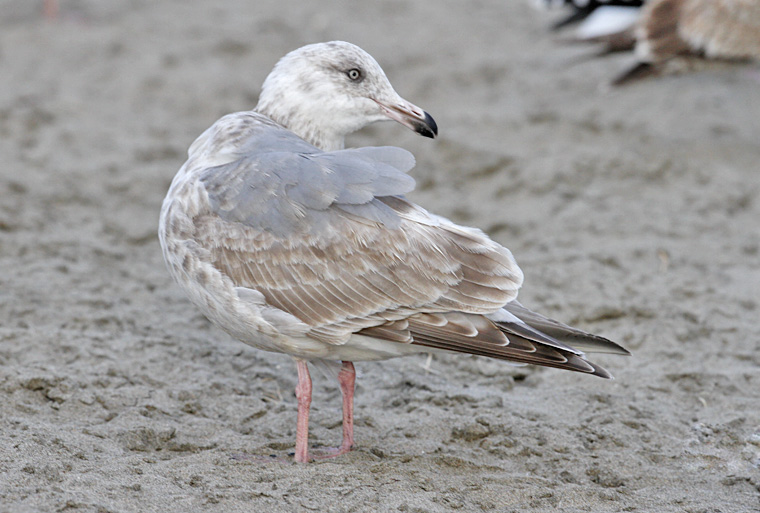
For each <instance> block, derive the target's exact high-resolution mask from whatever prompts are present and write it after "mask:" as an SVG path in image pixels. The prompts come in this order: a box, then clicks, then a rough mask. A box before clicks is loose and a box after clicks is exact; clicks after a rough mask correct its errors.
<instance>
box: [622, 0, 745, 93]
mask: <svg viewBox="0 0 760 513" xmlns="http://www.w3.org/2000/svg"><path fill="white" fill-rule="evenodd" d="M635 36H636V48H635V53H636V57H637V58H638V61H639V62H638V63H637V64H636V65H634V66H633V67H632V68H631V69H629V70H628V71H626V72H625V73H623V74H622V75H621V76H619V77H618V78H617V79H615V80H614V82H613V84H614V85H623V84H627V83H630V82H633V81H635V80H639V79H642V78H646V77H650V76H654V75H659V74H662V73H672V72H679V71H684V70H689V69H692V68H694V67H695V66H698V65H699V64H700V63H703V62H704V61H705V60H706V59H713V60H724V61H747V60H753V59H754V60H758V59H760V0H650V1H649V2H647V4H646V5H645V6H644V7H643V8H642V12H641V18H640V20H639V22H638V24H637V27H636V30H635Z"/></svg>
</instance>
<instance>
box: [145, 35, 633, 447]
mask: <svg viewBox="0 0 760 513" xmlns="http://www.w3.org/2000/svg"><path fill="white" fill-rule="evenodd" d="M386 119H391V120H394V121H397V122H399V123H401V124H402V125H404V126H406V127H408V128H410V129H412V130H414V131H415V132H417V133H419V134H421V135H423V136H425V137H430V138H433V137H435V136H436V135H437V132H438V128H437V126H436V123H435V121H434V120H433V118H432V117H431V116H430V115H429V114H428V113H426V112H425V111H423V110H422V109H420V108H419V107H417V106H416V105H414V104H412V103H410V102H408V101H406V100H404V99H403V98H401V97H400V96H399V95H398V93H396V91H395V90H394V89H393V87H392V86H391V84H390V82H389V81H388V79H387V77H386V75H385V73H384V72H383V70H382V69H381V68H380V66H379V65H378V63H377V62H376V61H375V60H374V59H373V58H372V57H371V56H370V55H369V54H368V53H366V52H365V51H363V50H362V49H360V48H359V47H357V46H355V45H352V44H350V43H346V42H341V41H333V42H328V43H318V44H312V45H308V46H304V47H302V48H299V49H297V50H294V51H292V52H290V53H289V54H287V55H286V56H285V57H283V58H282V59H281V60H280V61H279V62H278V63H277V64H276V65H275V67H274V69H273V70H272V72H271V73H270V74H269V76H268V77H267V78H266V80H265V81H264V84H263V86H262V89H261V94H260V97H259V101H258V104H257V105H256V107H255V108H254V110H252V111H246V112H238V113H233V114H228V115H226V116H224V117H222V118H221V119H219V120H218V121H217V122H216V123H214V124H213V125H212V126H211V127H210V128H208V129H207V130H206V131H205V132H204V133H203V134H201V135H200V137H198V139H196V140H195V142H194V143H193V144H192V145H191V146H190V149H189V150H188V159H187V161H186V162H185V164H184V165H183V166H182V167H181V168H180V170H179V171H178V173H177V175H176V176H175V178H174V180H173V181H172V184H171V186H170V188H169V192H168V194H167V195H166V198H165V200H164V202H163V206H162V208H161V216H160V221H159V233H158V235H159V239H160V243H161V249H162V251H163V256H164V259H165V262H166V265H167V267H168V269H169V272H170V274H171V275H172V277H173V278H174V280H175V281H176V282H177V283H178V284H179V286H180V287H181V288H182V290H183V291H184V292H185V294H187V296H188V298H189V299H190V301H191V302H192V303H194V304H195V305H196V306H197V307H198V308H200V310H201V311H202V312H203V313H204V314H205V315H206V317H208V319H209V320H211V322H212V323H214V324H215V325H217V326H218V327H219V328H221V329H222V330H224V331H226V332H227V333H228V334H230V335H231V336H232V337H233V338H236V339H238V340H240V341H242V342H244V343H246V344H249V345H251V346H253V347H256V348H258V349H262V350H265V351H273V352H278V353H285V354H289V355H291V356H292V357H293V358H294V359H295V362H296V368H297V371H298V383H297V386H296V398H297V401H298V417H297V426H296V448H295V460H296V461H297V462H307V461H310V455H309V448H308V422H309V408H310V405H311V386H312V385H311V377H310V375H309V367H308V364H309V363H311V364H323V365H326V366H331V368H333V369H334V370H336V371H337V378H338V382H339V385H340V389H341V392H342V396H343V441H342V443H341V445H340V447H338V448H335V449H333V450H332V451H328V452H327V453H326V454H324V455H323V456H324V457H331V456H337V455H339V454H344V453H346V452H348V451H349V450H350V449H351V448H352V446H353V443H354V433H353V398H354V383H355V375H356V374H355V369H354V365H353V362H355V361H372V360H384V359H387V358H393V357H398V356H405V355H411V354H418V353H429V352H447V353H467V354H474V355H482V356H489V357H493V358H499V359H504V360H509V361H512V362H515V363H518V364H537V365H544V366H548V367H556V368H560V369H568V370H572V371H578V372H581V373H587V374H592V375H596V376H601V377H604V378H609V377H611V376H610V374H609V373H608V372H607V371H606V370H604V369H603V368H602V367H600V366H598V365H596V364H594V363H591V362H589V361H587V360H586V359H585V357H584V353H583V352H584V351H596V352H603V353H616V354H628V352H627V351H626V350H625V349H623V348H622V347H621V346H619V345H618V344H616V343H614V342H611V341H609V340H607V339H605V338H602V337H597V336H594V335H591V334H588V333H584V332H582V331H580V330H577V329H574V328H570V327H569V326H566V325H564V324H562V323H560V322H557V321H553V320H551V319H548V318H546V317H544V316H542V315H540V314H537V313H535V312H532V311H530V310H528V309H527V308H525V307H523V306H522V305H521V304H520V303H519V302H517V300H516V297H517V291H518V289H519V288H520V286H521V284H522V282H523V273H522V271H521V270H520V268H519V267H518V266H517V264H516V263H515V260H514V258H513V256H512V254H511V253H510V251H509V250H508V249H506V248H504V247H502V246H501V245H499V244H498V243H496V242H494V241H492V240H491V239H489V238H488V237H487V236H486V235H485V234H484V233H483V232H481V231H480V230H477V229H475V228H468V227H464V226H458V225H456V224H454V223H453V222H451V221H449V220H448V219H445V218H443V217H440V216H437V215H435V214H432V213H429V212H428V211H426V210H425V209H424V208H422V207H420V206H418V205H415V204H414V203H412V202H411V201H409V200H408V199H406V198H405V197H404V195H405V194H406V193H408V192H410V191H411V190H412V189H413V188H414V180H413V179H412V178H411V177H410V176H409V175H408V174H407V171H409V170H410V169H411V168H412V167H413V166H414V163H415V161H414V157H413V156H412V155H411V153H409V152H407V151H406V150H403V149H401V148H396V147H388V146H385V147H364V148H355V149H343V148H344V138H345V136H346V135H347V134H349V133H351V132H354V131H355V130H358V129H360V128H362V127H363V126H365V125H367V124H369V123H374V122H377V121H382V120H386ZM339 362H340V363H339Z"/></svg>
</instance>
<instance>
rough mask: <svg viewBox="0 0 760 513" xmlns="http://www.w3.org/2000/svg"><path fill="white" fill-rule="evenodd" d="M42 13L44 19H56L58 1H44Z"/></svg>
mask: <svg viewBox="0 0 760 513" xmlns="http://www.w3.org/2000/svg"><path fill="white" fill-rule="evenodd" d="M42 13H43V15H44V16H45V18H47V19H49V20H55V19H57V18H58V0H45V1H44V2H43V4H42Z"/></svg>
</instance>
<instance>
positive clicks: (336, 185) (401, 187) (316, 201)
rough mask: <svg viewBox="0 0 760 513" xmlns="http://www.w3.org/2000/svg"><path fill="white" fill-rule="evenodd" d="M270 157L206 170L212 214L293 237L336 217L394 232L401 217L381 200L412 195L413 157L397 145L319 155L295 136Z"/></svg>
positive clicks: (248, 157)
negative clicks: (290, 146) (359, 220)
mask: <svg viewBox="0 0 760 513" xmlns="http://www.w3.org/2000/svg"><path fill="white" fill-rule="evenodd" d="M293 138H294V139H296V141H294V143H295V144H294V145H293V149H294V150H295V151H288V149H287V143H288V142H289V141H288V140H287V139H286V138H282V137H280V138H278V144H276V145H273V147H269V148H268V151H265V152H264V151H262V152H249V153H247V154H245V155H242V156H241V157H240V158H239V159H238V160H236V161H234V162H230V163H229V164H224V165H221V166H216V167H212V168H209V169H207V170H205V171H204V172H203V173H202V174H201V177H200V180H201V182H202V183H203V184H204V186H205V187H206V191H207V192H208V195H209V199H210V202H211V208H212V209H213V210H214V211H215V212H216V213H217V214H218V215H219V216H221V217H222V218H223V219H224V220H226V221H233V222H239V223H243V224H245V225H248V226H251V227H252V228H256V229H260V230H267V231H270V232H272V233H274V234H277V235H281V236H287V235H288V234H290V233H293V232H300V233H304V232H306V233H311V232H314V231H315V230H318V229H319V228H320V227H323V225H324V224H325V223H329V217H330V216H331V215H335V214H336V213H337V212H336V211H335V210H334V209H333V208H332V207H333V206H334V207H337V208H338V209H340V210H341V211H343V212H345V213H348V214H350V215H352V216H357V217H360V218H363V219H365V220H369V221H371V222H376V223H381V224H384V225H386V226H387V227H390V228H395V227H396V226H398V224H399V223H400V219H399V217H398V215H397V214H396V213H395V212H394V211H393V210H392V209H391V208H389V207H388V206H387V205H385V204H384V203H383V202H381V201H379V200H377V199H376V198H379V197H384V196H399V195H403V194H406V193H407V192H409V191H411V190H413V189H414V179H413V178H412V177H411V176H409V175H407V174H406V171H408V170H409V169H411V168H412V167H414V157H413V156H412V154H411V153H409V152H408V151H406V150H403V149H401V148H395V147H392V146H384V147H369V148H357V149H351V150H340V151H333V152H321V151H320V150H318V149H317V148H314V147H311V148H312V149H313V151H312V152H308V153H307V152H304V151H302V150H304V149H306V148H305V145H304V142H303V141H302V140H300V139H298V138H297V137H295V136H293Z"/></svg>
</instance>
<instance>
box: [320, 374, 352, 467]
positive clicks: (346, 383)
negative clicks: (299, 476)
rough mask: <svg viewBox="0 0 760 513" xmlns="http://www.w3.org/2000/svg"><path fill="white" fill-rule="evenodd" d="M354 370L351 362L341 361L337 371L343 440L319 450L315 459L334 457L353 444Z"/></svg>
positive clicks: (345, 451) (347, 449)
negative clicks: (341, 398)
mask: <svg viewBox="0 0 760 513" xmlns="http://www.w3.org/2000/svg"><path fill="white" fill-rule="evenodd" d="M355 382H356V370H355V369H354V364H353V363H351V362H343V367H342V368H341V369H340V372H339V373H338V383H339V384H340V391H341V393H342V394H343V442H342V443H341V444H340V447H337V448H332V449H326V450H322V451H320V454H319V455H317V456H314V457H315V458H316V459H326V458H334V457H336V456H340V455H341V454H346V453H347V452H348V451H350V450H351V448H352V447H353V446H354V383H355Z"/></svg>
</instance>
